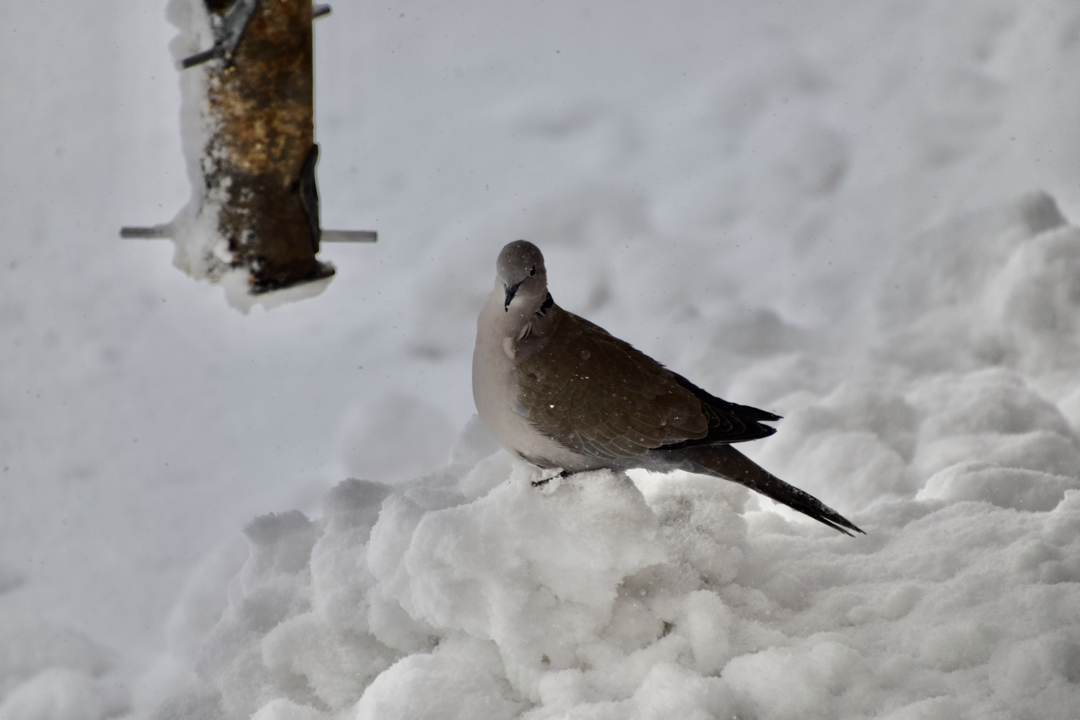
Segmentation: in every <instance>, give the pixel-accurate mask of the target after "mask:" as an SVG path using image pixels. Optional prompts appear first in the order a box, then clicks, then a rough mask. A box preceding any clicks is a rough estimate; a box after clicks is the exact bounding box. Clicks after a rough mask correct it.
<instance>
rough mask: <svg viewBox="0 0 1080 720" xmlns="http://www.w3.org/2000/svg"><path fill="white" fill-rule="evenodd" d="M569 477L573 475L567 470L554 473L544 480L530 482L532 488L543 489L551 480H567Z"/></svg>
mask: <svg viewBox="0 0 1080 720" xmlns="http://www.w3.org/2000/svg"><path fill="white" fill-rule="evenodd" d="M571 475H573V473H572V472H570V471H569V470H560V471H559V472H557V473H555V474H554V475H551V476H550V477H546V478H543V479H541V480H533V481H532V486H533V487H544V486H545V485H547V484H548V483H549V482H551V478H567V477H570V476H571Z"/></svg>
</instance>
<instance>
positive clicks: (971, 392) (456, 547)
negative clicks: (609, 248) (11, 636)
mask: <svg viewBox="0 0 1080 720" xmlns="http://www.w3.org/2000/svg"><path fill="white" fill-rule="evenodd" d="M912 252H917V253H920V254H921V255H922V256H923V257H922V259H921V260H919V261H918V262H916V263H914V264H911V263H909V262H908V261H909V257H908V256H907V255H902V256H901V259H900V260H899V261H898V262H897V263H896V264H894V265H893V266H892V267H891V268H890V270H889V271H888V273H887V274H886V275H885V276H884V279H883V280H882V281H881V282H880V283H879V293H878V296H877V297H876V298H873V299H872V304H873V307H874V308H875V311H874V313H873V320H872V321H871V322H870V323H869V324H868V325H867V328H868V329H867V330H865V332H866V343H865V347H864V348H863V352H862V353H861V355H860V356H859V359H857V360H853V359H852V358H851V357H849V356H845V357H843V358H838V357H837V356H836V355H832V354H830V353H829V351H828V349H827V348H824V349H822V348H819V349H818V350H813V346H812V345H811V344H807V345H805V347H803V349H802V351H801V352H803V353H807V357H809V358H810V359H811V360H813V362H814V363H818V364H822V365H828V364H830V363H832V364H836V363H841V364H840V365H839V367H841V368H843V371H841V372H835V373H833V374H832V375H833V376H835V377H838V378H842V379H839V380H837V381H836V382H834V383H833V384H832V386H831V387H828V388H825V389H821V390H820V391H819V390H809V389H801V390H793V391H790V392H787V394H785V395H783V396H782V397H780V398H778V400H777V402H778V404H779V405H780V406H781V407H779V408H778V409H779V410H780V411H781V412H784V413H785V414H786V415H787V418H786V420H785V421H784V422H783V423H782V424H781V426H780V432H779V433H778V434H777V435H776V436H775V437H773V438H770V439H769V440H768V441H766V442H764V443H761V451H760V452H758V453H757V455H756V457H757V459H758V460H759V461H760V462H762V463H763V464H765V465H766V466H767V467H769V468H770V469H772V470H774V471H776V472H777V473H778V474H780V475H781V476H783V477H785V478H786V479H788V480H790V481H791V482H793V483H795V484H797V485H800V486H801V487H804V488H806V489H808V490H810V491H811V492H814V493H815V494H818V495H820V496H821V497H822V498H823V499H825V500H826V501H827V502H829V503H830V504H834V505H835V506H836V507H837V508H838V509H840V510H841V511H843V512H845V513H850V516H851V517H852V519H853V520H854V521H855V522H856V523H858V524H859V525H860V526H861V527H863V528H865V529H866V530H867V533H868V534H867V536H865V537H861V538H854V539H852V538H848V537H844V536H841V535H838V534H836V533H833V532H831V531H829V530H828V529H826V528H824V527H820V526H818V525H816V524H814V523H812V522H809V521H806V520H805V519H804V518H801V517H799V516H796V515H794V514H793V513H790V512H788V511H787V510H786V509H782V508H776V507H773V505H772V504H771V503H769V502H768V501H766V500H763V499H760V498H758V497H756V496H754V495H752V494H751V493H749V492H748V491H746V490H744V489H742V488H741V487H738V486H735V485H733V484H728V483H722V482H718V481H716V480H713V479H709V478H704V477H700V476H693V475H688V474H684V473H672V474H670V475H651V474H648V473H644V472H633V473H631V477H628V476H627V475H624V474H616V473H613V472H610V471H596V472H589V473H581V474H578V475H574V476H571V477H569V478H553V479H551V480H550V481H549V482H547V483H546V484H542V485H535V484H534V483H535V482H536V481H537V480H539V479H541V478H540V475H539V474H538V471H536V470H534V469H531V468H529V467H526V466H522V465H515V464H512V463H511V462H510V459H509V458H508V457H507V456H506V454H505V453H504V452H502V451H499V452H495V453H494V454H492V453H491V449H492V448H491V445H490V443H491V440H490V438H489V437H486V435H485V433H484V432H483V430H482V428H480V427H479V426H478V424H477V423H476V421H475V419H474V421H473V422H472V423H471V424H470V426H469V427H468V428H466V430H465V432H464V433H463V434H462V436H461V438H460V439H459V441H458V447H457V448H456V449H455V451H454V456H453V458H452V461H451V463H450V464H449V465H448V466H446V467H445V468H444V469H443V470H441V471H439V472H436V473H434V474H431V475H429V476H426V477H422V478H418V479H415V480H412V481H409V482H404V483H399V484H394V485H389V484H384V483H379V482H372V481H368V480H356V479H351V480H346V481H344V482H342V483H340V484H339V485H337V486H336V487H335V488H333V489H332V490H331V491H330V492H329V493H328V495H327V496H326V498H325V501H324V506H323V512H322V516H321V517H319V518H317V519H312V518H308V517H306V516H305V515H303V514H302V513H300V512H299V511H291V512H286V513H282V514H275V515H268V516H264V517H260V518H257V519H256V520H255V521H253V522H252V523H251V524H249V525H248V527H247V528H246V529H245V533H246V535H247V539H248V546H249V547H248V550H247V553H246V558H245V557H243V553H240V554H236V552H235V551H229V552H224V551H223V553H222V554H221V555H219V556H216V557H215V558H211V559H209V560H208V561H207V562H206V563H204V565H203V566H202V567H201V568H200V570H199V571H198V572H197V573H196V574H195V575H194V576H193V577H192V579H191V581H190V582H189V588H188V590H187V591H185V594H184V596H183V597H182V598H181V600H180V601H179V602H178V604H177V606H176V608H175V610H174V613H173V616H172V617H173V619H172V621H171V623H170V632H169V636H170V653H169V654H168V655H167V656H165V657H162V658H161V659H160V660H159V662H158V664H157V665H156V666H155V668H153V669H152V670H151V671H150V672H148V673H147V675H146V677H145V678H144V680H143V683H142V688H141V693H142V694H141V695H139V694H138V693H137V695H139V697H141V698H143V699H142V701H141V702H142V703H144V704H145V705H146V710H149V708H150V706H151V705H154V704H156V709H155V710H153V711H152V712H150V713H149V716H150V717H154V718H158V719H160V720H164V719H165V718H170V719H172V718H189V717H190V718H195V717H198V718H203V719H212V718H222V719H224V718H249V717H255V718H258V719H259V720H271V719H277V720H286V719H288V720H294V719H296V720H300V719H302V720H329V719H330V718H357V719H358V720H359V719H367V718H379V719H380V720H387V719H394V718H402V719H404V718H408V719H409V720H417V719H421V718H476V717H483V718H490V719H495V720H497V719H500V718H527V719H528V720H539V719H541V718H552V717H560V718H612V719H615V718H619V719H624V718H661V717H664V718H667V717H678V718H709V717H736V716H737V717H749V718H760V719H765V718H835V717H853V716H874V717H884V718H893V719H899V718H931V717H941V718H944V717H958V716H960V717H981V718H993V717H1001V718H1006V717H1017V716H1032V717H1036V716H1037V717H1043V718H1070V717H1075V709H1076V708H1077V707H1080V603H1078V602H1077V597H1078V596H1080V595H1078V593H1080V476H1078V472H1080V434H1078V432H1077V428H1076V426H1075V423H1074V422H1071V421H1070V419H1069V418H1070V417H1072V418H1075V413H1072V414H1068V413H1066V412H1064V411H1063V409H1062V408H1065V409H1068V408H1070V407H1075V405H1076V401H1075V398H1076V397H1077V392H1078V387H1080V378H1078V377H1077V376H1076V374H1075V372H1071V373H1070V372H1068V358H1070V357H1073V358H1075V357H1076V356H1077V355H1075V350H1076V344H1077V343H1078V342H1080V328H1078V327H1077V324H1076V323H1077V322H1080V321H1077V320H1076V318H1077V317H1080V231H1078V230H1077V229H1075V228H1072V227H1069V226H1067V225H1065V224H1064V221H1063V220H1062V219H1061V217H1060V214H1059V213H1057V211H1056V209H1055V208H1054V205H1053V202H1052V200H1050V199H1049V198H1047V197H1045V196H1041V195H1036V196H1031V197H1028V198H1022V199H1021V200H1019V201H1017V202H1016V203H1014V204H1013V205H1011V206H1009V207H1006V208H1003V209H998V210H995V211H991V212H987V213H983V214H980V215H977V216H973V217H969V218H966V219H962V220H959V221H956V222H954V223H952V224H950V225H947V226H946V227H945V228H944V229H941V230H939V231H937V232H934V233H929V234H927V235H925V236H924V237H923V238H922V239H920V240H919V241H917V242H916V243H915V250H913V251H912ZM927 268H929V271H927V270H926V269H927ZM990 309H993V311H992V312H990V311H989V310H990ZM811 334H812V333H811ZM791 342H792V343H796V344H798V342H801V341H799V340H798V338H797V337H795V339H793V340H792V341H791ZM782 350H783V351H784V352H788V351H790V350H791V347H789V346H788V344H784V346H783V348H782ZM792 367H793V368H797V367H798V364H796V365H793V366H792ZM828 376H829V373H825V374H824V375H820V374H819V375H817V376H816V377H817V378H818V380H819V381H820V379H821V377H828ZM241 563H242V564H241ZM215 616H217V617H218V619H216V621H211V620H210V618H211V617H215ZM33 682H41V683H44V682H57V681H56V680H35V681H32V682H31V683H30V684H28V685H26V686H23V688H22V689H20V690H17V691H16V693H14V694H12V695H11V698H13V699H17V698H18V697H24V696H31V697H32V696H33V692H34V689H33V688H34V686H33V684H32V683H33ZM66 682H67V681H66ZM69 684H70V685H71V686H72V687H73V688H74V687H75V686H76V685H77V683H75V682H74V681H73V680H72V681H70V682H69ZM151 686H153V687H151ZM72 692H73V693H74V692H75V690H72ZM11 701H12V700H9V702H11ZM5 707H6V706H5ZM0 717H3V712H2V711H0Z"/></svg>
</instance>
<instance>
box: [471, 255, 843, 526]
mask: <svg viewBox="0 0 1080 720" xmlns="http://www.w3.org/2000/svg"><path fill="white" fill-rule="evenodd" d="M495 268H496V276H495V288H494V290H493V291H492V293H491V297H490V298H489V299H488V301H487V304H486V305H485V306H484V309H483V310H482V311H481V312H480V317H479V319H478V321H477V329H476V348H475V350H474V352H473V367H472V386H473V399H474V400H475V402H476V409H477V412H478V414H479V416H480V420H481V422H482V423H483V424H484V425H485V426H486V427H487V429H488V431H489V432H490V433H491V434H492V435H493V436H494V437H495V439H496V440H498V442H499V444H501V445H502V446H503V447H504V448H506V450H507V451H509V452H510V453H511V454H512V455H514V456H516V457H517V458H519V459H521V460H524V461H525V462H528V463H531V464H532V465H535V466H537V467H540V468H545V469H553V470H558V471H559V472H561V473H563V474H569V473H577V472H583V471H586V470H597V469H600V468H609V469H612V470H629V469H631V468H642V469H645V470H649V471H652V472H671V471H674V470H685V471H688V472H692V473H699V474H704V475H711V476H714V477H718V478H723V479H725V480H730V481H733V482H736V483H739V484H741V485H745V486H746V487H748V488H750V489H751V490H754V491H756V492H759V493H761V494H762V495H764V496H766V497H768V498H771V499H773V500H775V501H777V502H779V503H783V504H784V505H787V506H788V507H790V508H792V509H794V510H798V511H799V512H801V513H803V514H805V515H807V516H809V517H811V518H813V519H815V520H817V521H818V522H821V523H824V524H825V525H828V526H829V527H831V528H833V529H835V530H838V531H840V532H842V533H844V534H846V535H851V534H852V532H849V531H853V532H858V533H862V532H863V531H862V530H860V529H859V528H858V527H856V526H855V525H854V524H853V523H852V522H851V521H849V520H848V519H846V518H845V517H843V516H842V515H840V514H839V513H838V512H836V511H835V510H833V509H831V508H829V507H828V506H826V505H825V504H824V503H822V502H821V501H820V500H818V499H817V498H815V497H813V496H812V495H810V494H809V493H806V492H803V491H802V490H799V489H798V488H796V487H793V486H792V485H789V484H788V483H786V482H784V481H783V480H781V479H780V478H778V477H776V476H774V475H772V474H771V473H769V472H768V471H766V470H765V469H764V468H762V467H760V466H759V465H757V464H756V463H754V462H753V461H752V460H750V459H749V458H748V457H746V456H745V455H743V454H742V453H741V452H739V451H738V450H736V449H735V448H734V447H732V443H737V442H746V441H748V440H757V439H759V438H763V437H767V436H769V435H772V434H773V433H774V432H776V429H775V428H774V427H772V426H770V425H766V424H764V423H769V422H773V421H776V420H780V416H779V415H774V414H773V413H771V412H768V411H765V410H759V409H758V408H754V407H750V406H748V405H737V404H735V403H732V402H728V401H727V400H722V399H720V398H718V397H716V396H714V395H712V394H710V393H709V392H707V391H706V390H703V389H701V388H700V387H698V386H697V385H694V384H693V383H692V382H690V381H689V380H687V379H686V378H684V377H683V376H682V375H679V374H678V373H675V372H672V371H671V370H669V369H667V368H666V367H664V366H663V365H661V364H660V363H659V362H657V361H656V360H653V359H652V358H650V357H649V356H648V355H646V354H645V353H643V352H641V351H639V350H637V349H635V348H634V347H632V346H631V345H630V344H629V343H626V342H624V341H622V340H620V339H618V338H616V337H614V336H612V335H611V334H610V333H608V332H607V331H606V330H604V329H603V328H601V327H599V326H597V325H594V324H593V323H591V322H589V321H588V320H586V319H584V318H582V317H578V316H577V315H575V314H573V313H571V312H569V311H567V310H564V309H562V308H561V307H559V306H558V305H556V304H555V301H554V300H553V299H552V297H551V293H550V292H549V291H548V286H547V270H546V269H545V267H544V256H543V254H542V253H541V252H540V249H539V248H538V247H536V246H535V245H533V244H532V243H530V242H528V241H526V240H516V241H514V242H511V243H509V244H507V245H506V246H505V247H504V248H503V249H502V251H501V252H500V253H499V258H498V260H497V262H496V265H495Z"/></svg>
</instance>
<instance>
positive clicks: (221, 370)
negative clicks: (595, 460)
mask: <svg viewBox="0 0 1080 720" xmlns="http://www.w3.org/2000/svg"><path fill="white" fill-rule="evenodd" d="M171 12H172V13H173V17H176V16H177V15H176V12H177V11H176V9H175V3H174V8H173V10H172V11H171ZM0 21H2V22H0V28H3V30H2V32H3V33H4V41H3V42H0V73H2V76H3V80H4V82H3V84H2V87H3V89H4V93H5V96H6V97H7V98H8V99H9V102H6V103H4V104H3V107H2V109H0V129H2V130H3V131H4V134H3V137H5V138H8V139H9V141H8V142H5V143H2V144H0V164H2V166H3V167H4V168H5V169H6V170H7V172H6V173H4V175H3V177H2V179H0V183H2V185H0V189H2V192H0V213H2V219H3V223H4V227H5V228H6V230H7V232H8V233H9V237H10V241H9V242H7V243H5V244H4V245H3V247H2V248H0V273H2V274H3V281H0V340H2V342H0V363H2V366H3V368H4V372H3V373H2V374H0V463H2V475H0V719H2V720H16V719H17V720H23V719H30V718H50V719H58V720H69V719H70V720H75V719H78V720H103V719H104V718H139V719H142V718H147V719H150V718H154V719H156V720H165V719H170V720H171V719H176V718H207V719H208V720H214V719H215V718H251V717H253V718H257V719H258V720H272V719H277V720H286V719H287V720H293V719H303V720H316V719H317V720H330V719H333V720H340V719H344V718H350V719H351V718H379V719H380V720H381V719H383V718H477V717H483V718H493V719H498V718H528V719H530V720H532V719H538V718H554V717H559V718H669V717H678V718H732V717H739V718H756V719H759V720H765V719H767V718H862V717H867V718H869V717H874V718H890V719H900V718H905V719H906V718H911V719H915V718H920V719H922V718H958V717H959V718H1074V717H1076V714H1077V710H1076V708H1078V707H1080V229H1078V228H1077V227H1075V226H1074V224H1073V223H1075V221H1076V218H1077V217H1078V216H1080V175H1078V173H1080V171H1078V170H1077V168H1080V134H1077V133H1076V118H1077V117H1080V85H1078V84H1077V83H1076V82H1075V68H1076V67H1077V66H1078V64H1080V57H1078V55H1080V6H1076V5H1075V3H1072V2H1068V1H1066V0H1036V1H1035V2H1025V3H1021V2H1018V1H1016V0H1012V1H1009V2H1006V1H1004V0H985V1H981V2H973V3H962V4H955V3H953V4H947V3H931V2H919V1H914V2H913V1H912V0H885V1H883V2H877V3H862V2H857V1H856V0H816V1H815V2H794V1H791V2H774V3H753V4H750V3H734V2H704V0H677V1H676V2H671V3H646V2H619V3H615V2H599V3H588V4H585V3H579V2H571V1H570V0H557V1H553V2H548V3H541V4H536V5H526V4H519V3H499V4H495V3H480V2H466V3H454V4H445V3H436V2H428V1H423V2H414V3H409V4H397V5H392V6H388V7H383V6H379V7H376V6H372V5H366V4H363V3H337V4H335V6H334V13H333V15H332V16H331V17H330V18H328V19H324V20H320V21H319V22H318V23H317V24H316V53H317V56H316V73H317V77H316V83H317V117H316V120H317V139H318V141H319V142H320V144H321V146H322V149H323V157H322V160H321V161H320V165H319V180H320V192H321V196H322V201H323V208H322V209H323V220H324V223H325V224H326V226H327V227H335V228H338V227H340V228H364V229H368V228H370V229H375V230H378V231H379V233H380V241H379V243H378V244H377V245H374V246H371V245H364V246H355V247H342V246H336V247H327V248H324V251H323V256H325V257H326V258H327V259H330V260H333V262H334V264H335V265H336V267H337V268H338V276H337V277H336V279H335V280H334V282H333V283H332V284H330V285H329V286H328V287H327V288H326V290H325V292H323V293H322V294H321V295H319V296H318V297H314V298H308V299H305V300H302V301H299V302H294V303H290V304H286V305H282V306H280V307H277V308H275V309H273V310H270V311H264V310H256V311H254V312H252V313H250V314H248V315H241V314H240V313H237V312H235V311H234V310H232V309H230V308H228V307H227V305H226V303H225V302H223V299H222V294H221V290H220V289H218V288H215V287H212V286H210V285H208V284H205V283H196V282H192V281H191V280H190V279H189V278H187V277H186V276H184V275H182V274H181V273H179V272H177V271H176V269H175V268H173V267H172V266H171V265H170V262H169V257H170V253H171V252H172V251H171V248H170V247H169V244H168V243H162V242H154V241H123V242H121V241H120V240H119V239H118V238H117V237H116V233H117V230H118V228H119V227H120V226H121V225H125V224H131V225H150V224H155V223H158V222H161V221H163V220H167V219H168V217H169V216H170V215H172V214H173V213H175V212H176V209H177V208H180V207H182V206H183V205H184V203H185V202H186V201H187V199H188V197H189V195H190V192H191V190H190V187H189V185H188V181H187V176H186V174H185V171H184V159H183V155H182V151H181V144H180V93H179V91H178V81H177V78H176V72H175V70H174V69H173V68H172V58H171V56H170V55H169V52H168V50H167V45H168V44H169V42H170V39H171V38H172V37H173V36H174V35H175V33H176V30H175V28H174V27H173V26H171V25H169V24H168V22H167V21H166V19H165V8H164V7H163V6H154V5H152V4H146V3H139V4H136V3H128V4H119V5H116V6H114V7H108V8H104V7H100V6H99V5H97V4H93V3H75V2H73V0H65V1H63V2H55V3H48V4H32V3H9V4H7V5H5V6H4V7H3V8H2V9H0ZM519 237H524V238H528V239H530V240H532V241H534V242H536V243H537V244H538V245H539V246H540V247H541V248H542V249H543V250H544V252H545V254H546V256H547V258H548V266H549V275H550V278H551V285H552V292H553V294H554V296H555V297H556V299H557V300H558V301H559V302H560V304H562V305H563V306H564V307H567V308H568V309H571V310H574V311H576V312H579V313H581V314H583V315H585V316H586V317H589V318H590V319H592V320H594V321H596V322H598V323H599V324H601V325H602V326H604V327H605V328H607V329H608V330H610V331H612V332H613V333H615V334H616V335H618V336H620V337H622V338H624V339H626V340H628V341H630V342H632V343H633V344H635V345H636V346H637V347H639V348H640V349H642V350H644V351H646V352H648V353H649V354H651V355H653V356H654V357H656V358H658V359H659V360H661V361H663V362H665V363H666V364H668V365H669V366H670V367H672V368H673V369H675V370H677V371H679V372H681V373H683V374H685V375H687V376H688V377H690V378H691V379H692V380H694V381H696V382H697V383H699V384H701V385H703V386H704V387H706V388H707V389H709V390H710V391H712V392H714V393H716V394H719V395H721V396H723V397H725V398H728V399H730V400H733V401H736V402H740V403H747V404H752V405H757V406H759V407H764V408H766V409H769V410H773V411H776V412H778V413H779V414H781V415H784V417H785V419H784V420H783V421H782V422H780V423H779V431H778V432H777V434H776V435H774V436H773V437H771V438H768V439H767V440H764V441H760V442H756V443H752V444H748V445H744V446H742V447H744V448H745V449H746V451H747V452H748V453H749V454H751V455H752V456H753V457H754V459H755V460H757V461H758V462H760V463H761V464H763V465H764V466H765V467H767V468H768V469H770V470H771V471H773V472H775V473H776V474H778V475H779V476H781V477H783V478H785V479H786V480H788V481H790V482H792V483H793V484H795V485H798V486H799V487H802V488H804V489H806V490H807V491H809V492H812V493H814V494H815V495H817V496H818V497H820V498H821V499H822V500H824V501H825V502H827V503H828V504H829V505H831V506H833V507H835V508H836V509H837V510H839V511H840V512H842V513H844V514H845V515H847V516H848V517H850V518H851V519H852V520H853V521H854V522H855V523H856V524H858V525H859V526H860V527H862V528H864V529H865V530H866V531H867V534H866V535H865V536H859V537H857V538H848V537H845V536H842V535H840V534H838V533H835V532H833V531H831V530H829V529H827V528H825V527H822V526H819V525H818V524H816V523H813V522H812V521H809V520H806V519H805V518H803V517H801V516H798V515H797V514H794V513H792V512H790V511H788V510H786V509H784V508H779V507H777V506H775V505H773V504H772V503H770V502H768V501H765V500H763V499H760V498H758V497H757V496H754V495H753V494H752V493H749V492H748V491H745V490H743V489H742V488H740V487H738V486H735V485H732V484H727V483H721V482H718V481H715V480H711V479H708V478H703V477H699V476H691V475H685V474H678V473H676V474H671V475H651V474H647V473H636V472H632V473H630V477H627V476H625V475H618V474H614V473H610V472H605V471H600V472H594V473H582V474H579V475H575V476H572V477H570V478H556V479H553V480H551V481H550V482H549V483H548V484H546V485H544V486H541V487H534V486H533V485H532V483H531V481H533V480H536V479H537V478H538V476H537V475H536V471H534V470H532V469H530V468H528V467H525V466H520V465H514V464H513V463H512V462H511V461H510V459H509V457H508V456H507V455H506V454H505V453H504V452H502V451H498V450H497V448H495V447H494V446H493V444H492V441H491V439H490V437H489V436H487V435H486V433H485V431H484V430H483V429H482V428H481V427H480V426H479V425H478V424H477V423H476V421H475V419H474V417H473V408H472V402H471V393H470V389H469V380H468V378H469V370H468V367H469V360H470V355H471V349H472V340H473V332H474V323H475V317H476V314H477V313H478V312H479V309H480V306H481V305H482V303H483V299H484V296H485V295H486V293H487V292H488V291H489V289H490V285H491V274H492V272H493V269H494V267H493V266H494V259H495V255H496V254H497V252H498V250H499V248H500V247H501V246H502V245H503V244H504V243H505V242H507V241H509V240H512V239H516V238H519ZM252 518H254V519H252ZM240 528H243V529H244V532H243V534H241V533H239V532H238V530H239V529H240Z"/></svg>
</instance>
